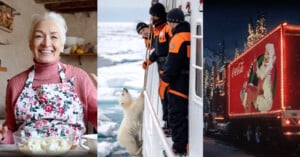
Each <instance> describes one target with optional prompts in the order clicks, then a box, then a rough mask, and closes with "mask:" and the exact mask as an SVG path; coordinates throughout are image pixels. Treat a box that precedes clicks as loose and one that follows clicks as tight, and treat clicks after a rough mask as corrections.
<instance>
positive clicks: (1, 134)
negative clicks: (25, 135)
mask: <svg viewBox="0 0 300 157" xmlns="http://www.w3.org/2000/svg"><path fill="white" fill-rule="evenodd" d="M7 132H8V128H7V126H4V127H3V126H0V141H2V140H3V139H4V138H5V136H6V135H7Z"/></svg>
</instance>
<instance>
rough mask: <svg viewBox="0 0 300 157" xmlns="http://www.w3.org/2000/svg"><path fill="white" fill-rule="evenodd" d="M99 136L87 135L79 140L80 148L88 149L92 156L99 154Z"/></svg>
mask: <svg viewBox="0 0 300 157" xmlns="http://www.w3.org/2000/svg"><path fill="white" fill-rule="evenodd" d="M97 139H98V134H86V135H82V136H81V137H80V138H79V145H80V147H82V148H84V149H86V150H88V151H89V153H91V154H97V142H98V141H97Z"/></svg>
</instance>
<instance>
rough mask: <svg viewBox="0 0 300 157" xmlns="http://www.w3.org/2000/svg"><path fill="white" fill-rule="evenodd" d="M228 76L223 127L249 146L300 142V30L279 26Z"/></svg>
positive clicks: (238, 60)
mask: <svg viewBox="0 0 300 157" xmlns="http://www.w3.org/2000/svg"><path fill="white" fill-rule="evenodd" d="M226 72H227V79H226V81H227V82H226V83H227V84H226V86H227V87H226V89H227V93H226V97H227V103H226V106H227V109H226V110H227V115H226V116H227V117H228V118H227V120H226V121H224V120H223V121H222V122H218V123H219V125H221V124H223V126H225V124H226V126H227V127H224V128H227V129H228V128H230V129H229V131H230V132H231V133H232V134H235V135H239V136H240V137H243V138H245V139H246V140H247V141H248V142H251V141H255V142H256V143H261V142H264V141H270V140H272V139H273V140H275V139H276V140H278V138H280V139H283V140H289V141H291V140H290V139H293V140H294V141H296V142H299V137H300V26H293V25H288V24H286V23H283V24H280V25H279V26H277V27H276V28H275V29H274V30H272V31H271V32H270V33H268V34H267V35H266V36H265V37H264V38H262V39H261V40H260V41H259V42H257V43H256V44H255V45H254V46H252V47H251V48H249V49H248V50H246V51H245V52H244V53H242V54H241V55H240V56H239V57H238V58H236V59H234V60H233V61H232V62H231V63H230V64H229V65H228V66H227V70H226ZM279 141H280V140H279ZM285 142H286V141H285Z"/></svg>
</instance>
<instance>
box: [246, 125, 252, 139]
mask: <svg viewBox="0 0 300 157" xmlns="http://www.w3.org/2000/svg"><path fill="white" fill-rule="evenodd" d="M245 137H246V141H247V142H248V143H250V142H251V139H252V130H251V126H250V125H248V126H247V128H246V132H245Z"/></svg>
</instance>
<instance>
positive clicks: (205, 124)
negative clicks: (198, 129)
mask: <svg viewBox="0 0 300 157" xmlns="http://www.w3.org/2000/svg"><path fill="white" fill-rule="evenodd" d="M203 132H204V135H206V136H207V135H209V130H208V122H207V121H204V131H203Z"/></svg>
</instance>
